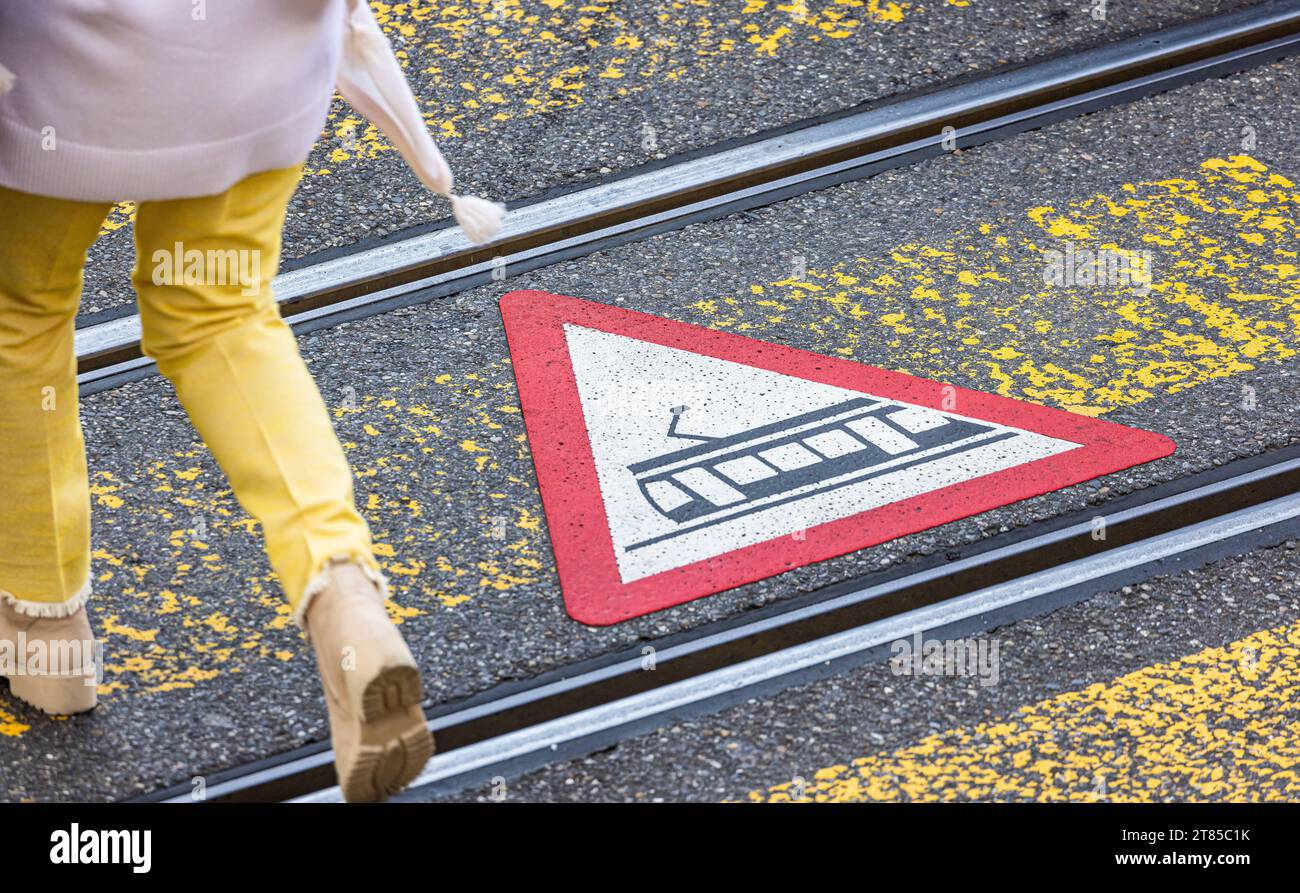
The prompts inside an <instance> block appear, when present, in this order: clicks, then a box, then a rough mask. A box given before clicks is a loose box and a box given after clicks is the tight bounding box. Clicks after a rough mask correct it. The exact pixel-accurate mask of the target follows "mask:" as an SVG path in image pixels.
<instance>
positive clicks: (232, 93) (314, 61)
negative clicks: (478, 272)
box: [0, 0, 345, 201]
mask: <svg viewBox="0 0 1300 893" xmlns="http://www.w3.org/2000/svg"><path fill="white" fill-rule="evenodd" d="M200 16H201V17H200ZM344 25H345V9H344V0H274V2H269V3H268V2H265V0H213V2H207V3H204V4H197V5H196V4H191V3H189V2H177V0H3V2H0V62H3V63H4V65H5V66H6V67H7V68H9V69H10V70H12V72H13V73H14V75H15V76H16V83H15V87H14V89H13V90H12V91H11V92H9V93H8V94H7V95H5V96H3V97H0V184H3V185H5V186H8V187H9V188H11V189H17V190H21V191H23V192H33V193H38V194H41V195H49V196H54V197H56V198H68V199H79V200H84V201H116V200H120V199H135V200H148V199H170V198H185V197H189V196H197V195H210V194H213V193H217V192H221V191H223V190H225V189H227V188H228V187H230V186H232V185H234V184H235V183H236V182H238V181H239V180H241V179H243V178H244V177H246V176H248V175H249V174H251V173H255V172H258V171H264V170H270V169H273V168H279V167H288V166H290V165H292V164H296V163H298V162H299V161H302V160H303V159H304V158H306V156H307V152H308V150H309V149H310V148H311V145H312V143H313V142H314V141H315V140H316V138H317V136H319V135H320V132H321V127H322V125H323V124H324V121H325V114H326V111H327V110H328V107H329V102H330V98H331V96H332V95H333V90H334V81H335V76H336V73H337V71H338V66H339V58H340V55H341V53H342V47H343V33H344Z"/></svg>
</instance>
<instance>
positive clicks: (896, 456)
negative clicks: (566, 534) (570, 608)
mask: <svg viewBox="0 0 1300 893" xmlns="http://www.w3.org/2000/svg"><path fill="white" fill-rule="evenodd" d="M686 409H687V407H684V406H678V407H674V408H673V409H672V415H673V418H672V422H671V424H670V425H669V435H670V436H672V437H679V438H683V439H688V440H698V441H702V442H701V443H696V444H693V445H691V446H689V447H684V448H682V449H679V450H676V451H675V452H671V453H666V454H664V455H661V456H657V457H655V458H653V459H648V460H645V461H643V462H635V463H633V464H631V465H628V466H627V470H628V471H629V472H631V473H632V475H633V476H634V477H635V479H636V483H637V486H638V487H639V488H640V490H641V493H642V495H643V496H644V497H645V499H646V501H647V502H648V503H649V505H650V506H652V507H653V508H654V509H655V511H656V512H658V513H659V514H660V515H663V516H664V517H665V518H668V519H669V520H671V521H674V522H676V523H677V524H679V525H681V526H680V527H679V532H681V533H685V532H688V531H690V530H698V529H700V528H701V527H706V526H709V525H710V524H715V523H722V522H723V521H726V520H729V519H731V518H735V517H739V516H740V515H742V514H745V513H748V512H751V511H761V510H763V509H767V508H771V507H774V506H776V505H782V504H785V503H788V502H792V501H796V500H798V499H802V498H805V497H808V496H812V495H815V494H818V493H823V492H826V491H827V490H832V489H835V488H838V487H844V486H848V485H850V484H855V483H860V482H862V481H864V480H868V479H870V478H872V477H875V476H877V475H882V474H889V473H892V472H895V471H901V470H903V469H905V468H909V467H915V466H919V465H923V464H925V463H926V462H929V461H936V460H939V459H944V458H947V457H949V456H952V455H954V454H956V453H960V452H965V451H966V450H969V449H974V448H975V447H977V446H981V445H984V444H988V443H991V442H993V441H995V440H1001V439H1004V438H1007V437H1014V436H1015V433H1014V432H1013V431H1009V430H1006V429H1001V430H999V428H998V427H997V426H995V425H989V424H980V423H978V422H974V421H971V420H968V419H962V418H959V417H956V416H948V415H945V414H944V413H941V412H937V411H935V410H930V409H925V408H923V407H909V406H905V405H899V404H897V403H892V402H889V401H883V400H877V399H875V398H870V397H856V398H852V399H849V400H844V401H842V402H840V403H836V404H834V405H832V406H828V407H826V408H824V409H819V410H815V411H813V412H807V413H803V414H801V415H797V416H794V417H791V418H788V419H784V420H782V421H778V422H774V423H771V424H766V425H760V426H758V427H756V428H751V429H749V430H747V431H741V432H738V433H736V434H732V435H730V436H727V437H717V438H713V437H705V436H702V435H701V436H693V435H689V434H681V433H679V432H677V425H678V423H679V422H680V421H681V416H682V414H683V413H684V412H685V411H686ZM675 535H678V534H677V533H671V534H665V535H664V536H663V537H655V538H653V539H652V540H647V541H645V542H641V543H636V544H632V545H630V546H628V548H629V549H635V548H640V547H642V546H644V545H649V544H650V543H651V542H657V541H660V540H662V539H663V538H668V537H671V536H675Z"/></svg>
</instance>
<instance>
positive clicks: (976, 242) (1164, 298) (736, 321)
mask: <svg viewBox="0 0 1300 893" xmlns="http://www.w3.org/2000/svg"><path fill="white" fill-rule="evenodd" d="M1262 186H1267V187H1268V188H1266V189H1265V188H1261V187H1262ZM1297 202H1300V195H1297V193H1296V192H1294V191H1293V187H1292V185H1291V183H1290V181H1289V180H1287V179H1286V178H1285V177H1282V176H1281V175H1279V174H1275V173H1271V172H1269V171H1268V169H1267V168H1266V167H1265V166H1264V165H1263V164H1261V163H1260V162H1259V161H1256V160H1255V159H1253V158H1250V157H1248V156H1234V157H1232V158H1226V159H1211V160H1209V161H1206V162H1205V163H1204V164H1202V165H1201V166H1200V168H1199V169H1198V170H1197V171H1195V172H1193V173H1192V174H1191V175H1189V176H1187V177H1185V178H1179V179H1168V180H1161V181H1156V182H1147V183H1137V184H1129V185H1125V186H1123V187H1122V188H1121V189H1120V190H1119V191H1118V192H1117V194H1115V195H1095V196H1093V197H1091V198H1088V199H1085V200H1082V201H1078V202H1074V203H1072V204H1070V205H1069V206H1068V207H1063V208H1060V209H1056V208H1051V207H1040V208H1033V209H1031V210H1029V211H1027V212H1026V215H1027V217H1028V219H1029V221H1031V222H1032V223H1033V224H1034V225H1035V226H1034V230H1035V231H1036V232H1037V233H1041V235H1028V236H1027V235H1024V234H1023V227H1016V226H1015V224H1016V221H1015V220H1009V221H1002V222H998V223H983V224H978V225H976V226H974V227H972V228H970V229H968V230H961V231H958V232H957V233H955V234H954V235H953V236H952V237H951V238H949V239H948V240H947V241H945V242H944V243H942V244H940V245H922V244H907V245H902V246H900V247H898V248H897V249H896V250H894V251H893V252H891V254H890V256H889V257H888V258H857V259H854V260H848V261H844V262H842V263H840V264H837V265H835V266H834V267H832V268H829V269H826V270H813V271H808V272H807V274H806V275H804V276H802V277H801V281H793V280H789V279H784V280H777V281H773V282H768V283H763V284H762V286H761V287H760V288H759V289H758V291H757V293H760V294H762V295H763V297H764V300H763V301H762V302H756V301H755V300H753V295H752V294H751V295H744V296H736V297H726V298H710V299H708V300H706V301H701V302H698V303H696V304H695V305H694V309H695V310H696V311H698V312H699V313H700V314H701V316H702V317H703V321H704V322H705V323H706V324H708V325H710V326H713V327H715V328H722V329H731V330H734V331H737V332H741V333H743V334H746V335H752V336H755V337H760V338H761V337H763V335H764V333H765V332H769V331H773V330H777V331H779V330H780V329H781V328H783V322H782V321H781V320H780V319H779V318H778V319H777V321H773V317H772V314H771V313H770V312H769V310H768V308H770V307H771V306H780V307H783V308H791V309H793V308H796V307H799V306H800V305H802V307H801V314H800V315H801V318H809V317H811V318H813V319H814V320H815V322H812V323H808V324H806V334H810V335H812V336H813V343H812V344H811V345H810V346H811V347H812V348H813V349H814V350H819V351H821V352H823V353H832V354H839V355H841V356H848V357H854V356H858V355H860V353H861V352H862V349H863V348H864V347H865V346H868V345H870V346H872V347H875V348H879V347H880V346H881V345H882V343H883V345H884V346H885V347H886V348H887V349H888V354H889V361H888V365H890V366H891V367H892V368H895V369H898V370H900V371H903V372H910V373H913V374H916V375H922V376H925V377H927V378H934V379H938V380H961V381H962V382H964V383H965V382H971V381H973V382H974V385H975V387H978V388H983V389H985V390H990V391H996V392H997V393H999V394H1002V395H1004V396H1009V397H1020V398H1024V399H1028V400H1033V401H1035V402H1039V403H1046V404H1049V405H1053V406H1058V407H1061V408H1063V409H1068V410H1071V411H1073V412H1077V413H1081V414H1084V415H1091V416H1096V415H1100V414H1102V413H1105V412H1109V411H1110V410H1112V409H1115V408H1116V407H1120V406H1132V405H1135V404H1138V403H1142V402H1144V401H1146V400H1149V399H1151V398H1153V397H1156V396H1161V395H1169V394H1177V393H1180V392H1182V391H1184V390H1186V389H1188V388H1191V387H1195V386H1196V385H1199V384H1202V383H1204V382H1207V381H1211V380H1214V379H1218V378H1224V377H1228V376H1231V375H1236V374H1238V373H1241V372H1247V371H1250V370H1253V369H1256V368H1258V367H1259V366H1260V365H1261V364H1263V363H1268V362H1277V361H1281V360H1287V359H1289V358H1291V357H1293V356H1295V354H1296V351H1297V350H1298V349H1300V274H1298V269H1297V264H1296V258H1297V247H1298V246H1300V242H1298V241H1297V237H1298V236H1300V228H1298V227H1297V222H1296V219H1295V216H1294V215H1295V209H1296V206H1297ZM1225 221H1226V222H1228V223H1230V225H1231V228H1232V229H1233V230H1234V233H1235V234H1234V235H1233V236H1229V238H1230V239H1231V241H1227V240H1225V239H1223V238H1221V237H1220V236H1218V235H1216V234H1215V233H1216V232H1217V230H1215V229H1213V228H1212V227H1213V226H1214V224H1216V223H1217V224H1222V223H1223V222H1225ZM1243 235H1251V236H1252V237H1253V238H1252V239H1250V240H1248V242H1247V243H1246V244H1242V242H1241V239H1240V238H1239V237H1241V236H1243ZM1062 240H1069V241H1071V242H1072V243H1073V244H1074V245H1076V246H1077V247H1078V248H1079V249H1090V250H1097V249H1107V250H1110V251H1113V252H1116V253H1119V254H1125V255H1128V256H1140V255H1137V252H1140V251H1141V250H1143V249H1147V248H1151V247H1152V246H1156V247H1154V248H1153V249H1152V250H1153V251H1154V254H1153V260H1152V263H1153V265H1154V267H1155V269H1154V270H1145V271H1143V275H1142V276H1140V277H1139V281H1138V283H1137V285H1139V286H1146V287H1147V288H1137V287H1134V286H1133V285H1131V284H1125V285H1118V286H1107V287H1104V288H1101V287H1097V288H1084V287H1076V288H1062V287H1060V286H1055V285H1047V284H1044V281H1043V277H1042V273H1043V269H1044V267H1045V263H1044V252H1045V251H1047V250H1052V249H1058V250H1059V249H1060V248H1061V247H1062V245H1063V244H1064V242H1063V241H1062ZM1143 279H1145V280H1149V281H1141V280H1143ZM1143 292H1145V293H1143ZM1220 295H1222V296H1220ZM1063 308H1064V309H1063ZM1048 316H1051V317H1052V319H1048V318H1047V317H1048ZM1054 320H1055V321H1054Z"/></svg>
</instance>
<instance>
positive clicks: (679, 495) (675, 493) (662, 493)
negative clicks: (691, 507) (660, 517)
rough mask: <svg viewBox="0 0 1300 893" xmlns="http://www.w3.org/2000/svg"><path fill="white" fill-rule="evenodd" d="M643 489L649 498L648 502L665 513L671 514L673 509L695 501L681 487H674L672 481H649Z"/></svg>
mask: <svg viewBox="0 0 1300 893" xmlns="http://www.w3.org/2000/svg"><path fill="white" fill-rule="evenodd" d="M645 489H646V496H647V497H649V499H650V501H651V502H653V503H654V504H655V505H657V506H658V507H659V508H660V510H661V511H665V512H671V511H672V510H673V509H675V508H677V507H679V506H683V505H686V503H688V502H693V501H694V500H695V497H694V496H691V495H690V494H689V493H687V492H686V491H685V490H683V489H682V488H681V487H678V486H675V485H674V484H673V482H672V481H650V482H649V483H648V484H646V488H645Z"/></svg>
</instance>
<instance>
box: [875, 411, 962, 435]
mask: <svg viewBox="0 0 1300 893" xmlns="http://www.w3.org/2000/svg"><path fill="white" fill-rule="evenodd" d="M889 420H890V421H891V422H893V423H894V424H896V425H899V426H901V427H903V428H905V429H906V430H908V431H910V432H911V433H912V434H920V433H921V432H922V431H929V430H931V429H932V428H938V427H939V426H940V425H946V424H948V420H947V419H946V418H944V415H943V413H941V412H935V411H934V410H933V409H926V408H924V407H922V406H909V407H907V408H906V409H900V410H899V411H898V412H895V413H891V414H890V416H889Z"/></svg>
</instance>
